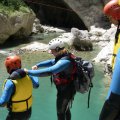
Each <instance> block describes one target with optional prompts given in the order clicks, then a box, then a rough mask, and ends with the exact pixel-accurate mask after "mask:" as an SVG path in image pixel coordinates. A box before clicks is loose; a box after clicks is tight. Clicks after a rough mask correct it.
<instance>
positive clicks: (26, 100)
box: [12, 95, 32, 110]
mask: <svg viewBox="0 0 120 120" xmlns="http://www.w3.org/2000/svg"><path fill="white" fill-rule="evenodd" d="M31 97H32V95H31V96H30V97H29V98H27V99H25V100H20V101H12V103H19V102H26V106H27V110H28V100H29V99H30V98H31Z"/></svg>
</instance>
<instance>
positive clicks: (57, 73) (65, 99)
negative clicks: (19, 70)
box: [28, 54, 76, 120]
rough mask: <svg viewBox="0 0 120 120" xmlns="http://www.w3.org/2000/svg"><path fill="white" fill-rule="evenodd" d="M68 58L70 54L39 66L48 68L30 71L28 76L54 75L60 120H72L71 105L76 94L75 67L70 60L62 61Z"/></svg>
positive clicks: (41, 63) (38, 65)
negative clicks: (74, 82)
mask: <svg viewBox="0 0 120 120" xmlns="http://www.w3.org/2000/svg"><path fill="white" fill-rule="evenodd" d="M66 56H68V54H64V55H61V56H59V57H56V58H55V59H51V60H47V61H43V62H40V63H38V64H37V67H38V68H39V67H46V68H42V69H39V70H28V74H29V75H33V76H48V75H53V81H54V83H55V85H56V88H57V100H56V105H57V116H58V120H71V113H70V108H69V103H71V101H72V100H73V98H74V95H75V93H76V91H75V87H74V84H73V80H74V71H73V70H74V65H73V63H72V61H70V60H69V59H62V58H64V57H66Z"/></svg>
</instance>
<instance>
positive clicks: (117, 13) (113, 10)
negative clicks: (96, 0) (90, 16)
mask: <svg viewBox="0 0 120 120" xmlns="http://www.w3.org/2000/svg"><path fill="white" fill-rule="evenodd" d="M103 12H104V14H105V15H107V16H108V17H109V18H110V19H114V20H116V21H119V20H120V5H119V4H118V0H111V1H110V2H108V3H107V4H106V5H105V7H104V9H103Z"/></svg>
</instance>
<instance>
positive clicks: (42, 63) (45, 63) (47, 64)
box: [36, 59, 55, 68]
mask: <svg viewBox="0 0 120 120" xmlns="http://www.w3.org/2000/svg"><path fill="white" fill-rule="evenodd" d="M54 63H55V59H51V60H46V61H42V62H40V63H38V64H36V66H37V67H38V68H39V67H50V66H52V65H53V64H54Z"/></svg>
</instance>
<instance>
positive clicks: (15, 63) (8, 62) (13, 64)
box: [5, 55, 21, 74]
mask: <svg viewBox="0 0 120 120" xmlns="http://www.w3.org/2000/svg"><path fill="white" fill-rule="evenodd" d="M5 66H6V69H7V72H8V73H9V74H11V73H12V72H13V71H14V70H16V69H20V68H21V58H20V57H19V56H16V55H15V56H9V57H7V58H6V59H5Z"/></svg>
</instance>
